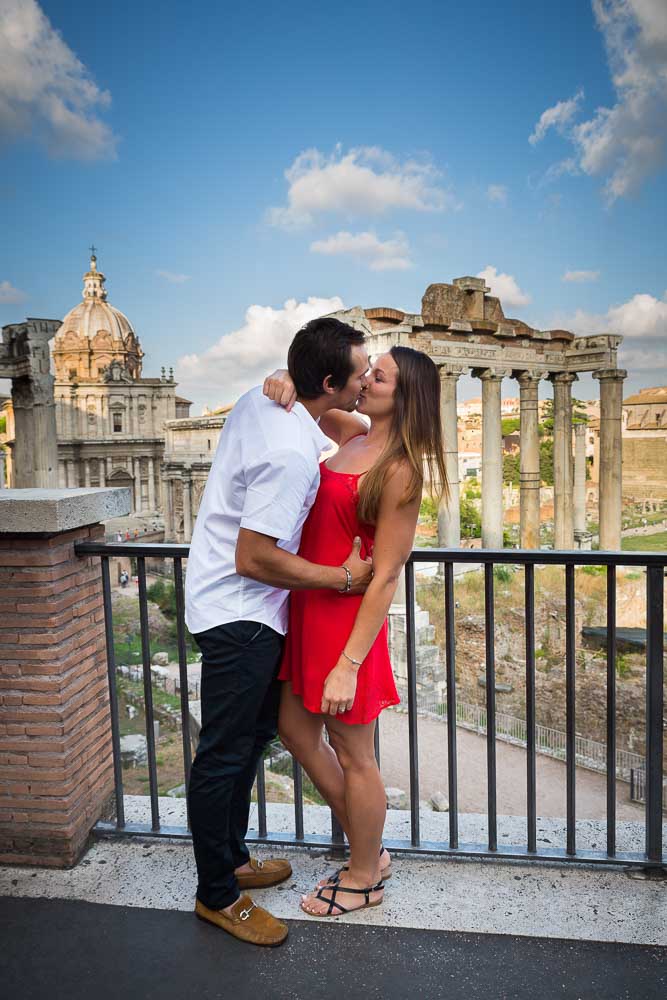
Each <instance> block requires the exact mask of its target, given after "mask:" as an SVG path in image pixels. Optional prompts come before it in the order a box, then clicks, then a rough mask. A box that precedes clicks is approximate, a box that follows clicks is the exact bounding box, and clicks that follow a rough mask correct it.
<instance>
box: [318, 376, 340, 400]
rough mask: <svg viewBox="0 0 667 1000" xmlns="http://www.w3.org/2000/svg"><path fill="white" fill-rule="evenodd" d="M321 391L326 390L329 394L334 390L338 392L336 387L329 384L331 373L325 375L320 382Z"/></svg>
mask: <svg viewBox="0 0 667 1000" xmlns="http://www.w3.org/2000/svg"><path fill="white" fill-rule="evenodd" d="M322 391H323V392H327V393H328V394H329V395H330V396H332V395H333V394H334V393H335V392H338V389H337V388H336V387H335V386H333V385H332V384H331V375H327V377H326V378H325V379H324V381H323V382H322Z"/></svg>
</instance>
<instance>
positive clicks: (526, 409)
mask: <svg viewBox="0 0 667 1000" xmlns="http://www.w3.org/2000/svg"><path fill="white" fill-rule="evenodd" d="M541 378H542V376H541V375H540V374H539V373H536V372H532V371H528V372H521V374H520V375H519V378H518V381H519V393H520V409H519V414H520V420H521V424H520V429H519V433H520V437H521V441H520V463H521V479H520V481H521V496H520V498H519V505H520V506H519V511H520V520H521V548H522V549H539V547H540V438H539V432H538V423H539V418H538V387H539V384H540V379H541Z"/></svg>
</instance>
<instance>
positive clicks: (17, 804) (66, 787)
mask: <svg viewBox="0 0 667 1000" xmlns="http://www.w3.org/2000/svg"><path fill="white" fill-rule="evenodd" d="M103 536H104V529H103V527H102V525H93V526H92V527H85V528H78V529H76V530H74V531H66V532H63V533H61V534H57V535H42V536H36V535H34V534H31V535H27V534H26V535H11V534H0V862H3V863H16V864H37V865H49V866H56V867H68V866H71V865H73V864H75V863H76V861H77V859H78V857H79V856H80V854H81V852H82V850H83V848H84V846H85V843H86V839H87V837H88V834H89V832H90V829H91V827H92V826H93V824H94V823H95V822H96V821H97V819H99V817H100V816H101V815H102V813H103V812H104V811H105V809H106V808H107V804H108V801H109V798H110V795H111V793H112V792H113V765H112V750H111V726H110V721H109V694H108V684H107V668H106V653H105V641H104V611H103V605H102V581H101V572H100V561H99V558H93V557H91V558H87V559H82V558H80V557H78V556H76V555H75V554H74V543H75V542H78V541H84V540H88V539H100V538H103Z"/></svg>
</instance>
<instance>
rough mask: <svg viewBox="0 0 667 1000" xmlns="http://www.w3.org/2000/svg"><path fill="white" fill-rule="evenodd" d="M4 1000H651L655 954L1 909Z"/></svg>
mask: <svg viewBox="0 0 667 1000" xmlns="http://www.w3.org/2000/svg"><path fill="white" fill-rule="evenodd" d="M0 925H2V942H3V944H2V954H1V957H0V975H1V976H2V984H3V985H2V994H3V997H5V998H6V1000H19V998H21V1000H53V998H54V997H55V998H60V997H67V998H68V1000H89V998H91V997H94V998H95V1000H118V998H125V1000H135V998H137V1000H139V998H141V1000H172V998H173V1000H176V998H178V1000H182V998H184V997H188V996H194V997H198V998H202V1000H208V998H224V1000H227V998H234V1000H285V998H287V997H292V998H294V1000H320V998H321V1000H325V998H326V1000H332V998H349V1000H356V998H361V997H364V998H366V997H369V998H372V997H382V998H385V1000H406V998H408V997H413V996H414V997H427V998H430V1000H437V998H440V997H442V998H443V1000H444V998H447V1000H475V998H478V997H480V998H481V997H484V998H491V1000H511V998H512V1000H535V998H536V997H539V998H541V1000H551V998H559V1000H563V998H566V1000H569V998H572V1000H574V998H586V1000H588V998H593V997H595V998H596V1000H621V998H628V1000H658V998H660V1000H662V998H663V997H664V995H665V991H666V990H667V977H666V976H665V962H664V958H665V953H664V951H662V950H661V949H658V948H651V947H639V946H636V945H616V944H614V945H610V944H599V943H592V942H572V941H562V940H553V939H552V940H545V939H534V938H522V937H515V936H512V935H508V936H498V935H480V934H456V933H442V932H438V931H424V930H409V929H398V928H390V927H367V926H363V925H361V926H352V925H349V924H348V925H336V924H334V925H332V924H326V923H324V922H321V921H320V922H314V921H310V922H305V921H300V920H290V934H289V938H288V940H287V942H286V943H285V944H284V945H283V946H282V947H281V948H279V949H275V950H269V949H258V948H251V947H250V946H248V945H244V944H240V943H239V942H237V941H234V940H233V939H232V938H230V937H229V936H228V935H226V934H225V933H224V932H222V931H218V930H217V929H215V928H213V927H210V926H208V925H206V924H203V923H201V922H199V921H197V920H195V919H194V918H193V917H192V916H191V915H190V914H188V913H181V912H178V911H174V910H152V909H142V908H138V907H134V908H133V907H127V906H109V905H101V904H94V903H84V902H73V901H63V900H45V899H8V898H5V899H0Z"/></svg>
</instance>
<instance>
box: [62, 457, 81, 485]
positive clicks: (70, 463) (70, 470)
mask: <svg viewBox="0 0 667 1000" xmlns="http://www.w3.org/2000/svg"><path fill="white" fill-rule="evenodd" d="M65 465H66V467H67V476H66V479H67V486H68V489H76V488H77V487H78V485H79V477H78V475H77V468H76V462H75V461H74V459H73V458H68V459H67V461H66V462H65Z"/></svg>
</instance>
